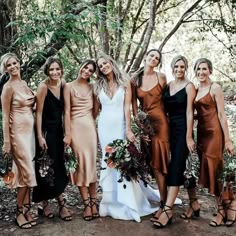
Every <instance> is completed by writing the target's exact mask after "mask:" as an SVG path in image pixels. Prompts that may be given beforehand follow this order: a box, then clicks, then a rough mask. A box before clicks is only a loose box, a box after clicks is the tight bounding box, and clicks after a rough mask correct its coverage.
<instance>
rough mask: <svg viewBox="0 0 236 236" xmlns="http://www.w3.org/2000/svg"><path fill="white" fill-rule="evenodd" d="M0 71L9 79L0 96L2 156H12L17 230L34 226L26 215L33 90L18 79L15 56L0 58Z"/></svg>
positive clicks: (32, 142) (32, 144)
mask: <svg viewBox="0 0 236 236" xmlns="http://www.w3.org/2000/svg"><path fill="white" fill-rule="evenodd" d="M1 72H2V73H5V72H8V74H9V75H10V79H9V80H8V82H7V83H6V84H5V85H4V87H3V90H2V95H1V102H2V114H3V137H4V145H3V152H4V153H12V155H13V160H14V161H13V167H12V171H13V173H14V177H13V180H12V182H11V184H10V187H12V188H17V212H16V218H15V222H16V224H17V225H18V226H19V227H20V228H24V229H29V228H31V227H32V226H34V225H36V221H35V220H34V219H33V218H32V216H31V213H30V188H31V187H34V186H36V178H35V171H34V164H33V158H34V156H35V134H34V117H33V107H34V104H35V96H34V93H33V91H32V90H31V89H30V88H29V87H28V86H27V84H26V82H25V81H23V80H21V75H20V63H19V59H18V58H17V56H16V55H15V54H12V53H7V54H5V55H3V56H2V57H1Z"/></svg>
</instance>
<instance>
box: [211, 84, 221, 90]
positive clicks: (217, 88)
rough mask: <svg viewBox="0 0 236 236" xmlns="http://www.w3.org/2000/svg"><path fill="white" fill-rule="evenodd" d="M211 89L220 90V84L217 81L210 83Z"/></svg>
mask: <svg viewBox="0 0 236 236" xmlns="http://www.w3.org/2000/svg"><path fill="white" fill-rule="evenodd" d="M211 89H212V91H213V92H222V89H221V86H220V85H219V84H217V83H215V82H214V83H212V85H211Z"/></svg>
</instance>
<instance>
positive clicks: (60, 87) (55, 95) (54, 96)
mask: <svg viewBox="0 0 236 236" xmlns="http://www.w3.org/2000/svg"><path fill="white" fill-rule="evenodd" d="M48 90H49V91H50V93H51V94H52V95H53V97H54V98H56V99H57V100H58V101H60V100H61V87H60V94H59V98H58V97H57V96H56V95H55V94H54V93H53V92H52V90H51V89H50V88H48Z"/></svg>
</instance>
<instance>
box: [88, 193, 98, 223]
mask: <svg viewBox="0 0 236 236" xmlns="http://www.w3.org/2000/svg"><path fill="white" fill-rule="evenodd" d="M93 206H96V210H97V212H96V213H92V216H93V218H94V219H96V218H99V217H100V215H99V213H98V204H97V203H96V198H93V197H91V198H90V207H91V209H92V207H93Z"/></svg>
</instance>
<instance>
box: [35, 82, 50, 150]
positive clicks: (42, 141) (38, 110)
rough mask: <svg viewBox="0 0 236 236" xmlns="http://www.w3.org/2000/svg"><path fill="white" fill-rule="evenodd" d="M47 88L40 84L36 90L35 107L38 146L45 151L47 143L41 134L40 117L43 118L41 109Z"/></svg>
mask: <svg viewBox="0 0 236 236" xmlns="http://www.w3.org/2000/svg"><path fill="white" fill-rule="evenodd" d="M47 91H48V88H47V86H46V84H45V83H41V84H40V85H39V87H38V90H37V95H36V98H37V107H36V129H37V136H38V141H39V146H40V147H41V148H42V149H47V143H46V140H45V138H44V137H43V134H42V116H43V107H44V101H45V98H46V95H47Z"/></svg>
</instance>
